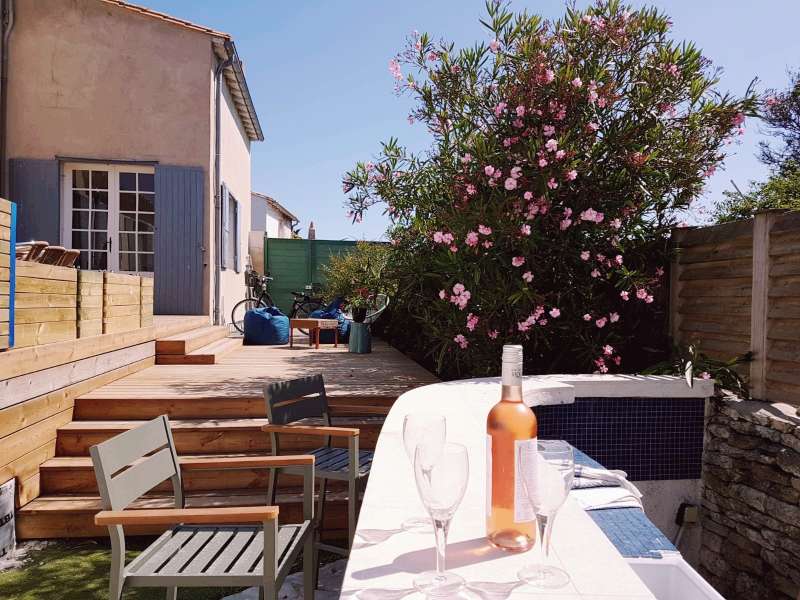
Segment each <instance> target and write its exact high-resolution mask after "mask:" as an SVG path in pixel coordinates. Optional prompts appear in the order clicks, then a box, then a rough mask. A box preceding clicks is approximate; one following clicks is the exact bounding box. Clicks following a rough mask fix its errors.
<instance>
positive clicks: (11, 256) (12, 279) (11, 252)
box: [8, 202, 17, 348]
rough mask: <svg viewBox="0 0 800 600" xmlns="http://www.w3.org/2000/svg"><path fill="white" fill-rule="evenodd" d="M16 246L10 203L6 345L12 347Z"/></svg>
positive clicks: (13, 207) (14, 214)
mask: <svg viewBox="0 0 800 600" xmlns="http://www.w3.org/2000/svg"><path fill="white" fill-rule="evenodd" d="M16 247H17V205H16V204H15V203H14V202H12V203H11V244H10V248H9V253H8V254H9V259H10V260H9V266H10V267H11V269H10V277H9V286H10V287H9V290H8V347H9V348H13V347H14V295H15V294H14V289H15V288H16V284H17V261H16V259H15V258H14V256H15V248H16Z"/></svg>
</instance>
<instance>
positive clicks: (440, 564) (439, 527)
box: [414, 443, 469, 597]
mask: <svg viewBox="0 0 800 600" xmlns="http://www.w3.org/2000/svg"><path fill="white" fill-rule="evenodd" d="M414 479H415V481H416V482H417V491H418V492H419V495H420V497H421V498H422V503H423V504H424V505H425V508H426V509H427V510H428V514H429V515H430V516H431V521H432V522H433V530H434V534H435V536H436V570H435V571H426V572H424V573H421V574H420V575H419V576H418V577H417V578H415V579H414V588H415V589H416V590H417V591H419V592H422V593H423V594H425V595H426V596H433V597H453V596H454V595H455V594H456V592H458V590H460V589H461V587H462V586H463V585H464V578H463V577H461V576H460V575H456V574H455V573H448V572H447V571H445V556H446V553H447V533H448V531H449V529H450V521H451V519H452V518H453V515H454V514H455V512H456V509H457V508H458V505H459V504H461V499H462V498H463V497H464V492H465V491H466V489H467V480H468V479H469V457H468V455H467V449H466V447H464V446H462V445H461V444H452V443H446V444H444V447H443V448H442V449H441V450H440V451H438V452H437V451H436V450H435V449H434V448H431V447H430V446H425V445H420V446H417V450H416V452H415V454H414Z"/></svg>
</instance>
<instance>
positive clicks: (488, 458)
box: [486, 434, 492, 518]
mask: <svg viewBox="0 0 800 600" xmlns="http://www.w3.org/2000/svg"><path fill="white" fill-rule="evenodd" d="M491 515H492V436H490V435H488V434H487V435H486V517H487V518H488V517H490V516H491Z"/></svg>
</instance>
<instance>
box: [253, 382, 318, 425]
mask: <svg viewBox="0 0 800 600" xmlns="http://www.w3.org/2000/svg"><path fill="white" fill-rule="evenodd" d="M264 399H265V400H266V401H267V417H268V418H269V422H270V423H274V424H275V425H286V424H287V423H291V422H293V421H299V420H301V419H310V418H322V419H323V420H324V422H325V424H326V425H330V416H329V414H328V398H327V396H325V381H324V380H323V379H322V375H311V376H310V377H301V378H299V379H289V380H287V381H278V382H275V383H270V384H269V385H267V386H266V388H264Z"/></svg>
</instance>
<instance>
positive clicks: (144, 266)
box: [139, 254, 153, 273]
mask: <svg viewBox="0 0 800 600" xmlns="http://www.w3.org/2000/svg"><path fill="white" fill-rule="evenodd" d="M139 270H140V271H146V272H148V273H152V272H153V255H152V254H140V255H139Z"/></svg>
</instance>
